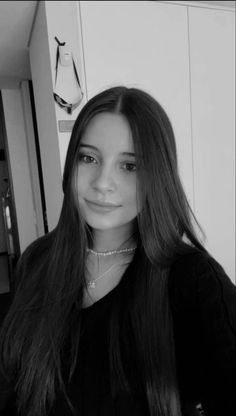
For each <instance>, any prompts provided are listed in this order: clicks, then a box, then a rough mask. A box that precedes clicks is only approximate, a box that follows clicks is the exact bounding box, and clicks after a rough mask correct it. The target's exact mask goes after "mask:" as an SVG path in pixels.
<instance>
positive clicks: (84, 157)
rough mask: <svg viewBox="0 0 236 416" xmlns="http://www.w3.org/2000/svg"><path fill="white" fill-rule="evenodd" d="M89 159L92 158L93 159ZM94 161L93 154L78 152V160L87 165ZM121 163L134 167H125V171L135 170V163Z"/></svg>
mask: <svg viewBox="0 0 236 416" xmlns="http://www.w3.org/2000/svg"><path fill="white" fill-rule="evenodd" d="M87 158H89V159H90V162H88V161H86V159H87ZM91 159H93V161H92V160H91ZM94 161H96V159H95V158H94V157H93V156H90V155H87V154H84V153H80V154H79V162H83V163H85V164H86V165H89V164H93V163H94ZM123 165H126V166H132V167H133V168H134V169H133V168H132V169H125V170H126V171H127V172H130V173H132V172H135V171H136V164H135V163H132V162H126V163H123Z"/></svg>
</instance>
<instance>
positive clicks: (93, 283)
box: [87, 247, 136, 289]
mask: <svg viewBox="0 0 236 416" xmlns="http://www.w3.org/2000/svg"><path fill="white" fill-rule="evenodd" d="M135 249H136V247H132V248H124V249H121V250H110V251H104V252H98V251H94V250H92V249H90V248H87V252H88V253H91V254H93V255H95V256H98V257H99V256H111V255H112V254H121V253H131V252H133V251H134V250H135ZM120 264H121V263H120ZM118 265H119V263H115V264H112V266H111V267H109V269H108V270H106V271H105V272H104V273H103V274H102V275H101V276H99V277H97V278H96V279H93V280H90V281H89V282H87V286H88V287H89V288H90V289H95V287H96V282H97V281H98V280H100V279H102V278H103V277H104V276H106V274H107V273H108V272H110V271H111V270H112V269H113V268H114V267H115V266H118Z"/></svg>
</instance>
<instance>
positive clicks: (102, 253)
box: [87, 247, 137, 256]
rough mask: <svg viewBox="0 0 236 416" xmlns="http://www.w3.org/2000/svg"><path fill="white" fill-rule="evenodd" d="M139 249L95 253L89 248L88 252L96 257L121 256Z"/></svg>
mask: <svg viewBox="0 0 236 416" xmlns="http://www.w3.org/2000/svg"><path fill="white" fill-rule="evenodd" d="M136 248H137V247H132V248H122V249H120V250H111V251H100V252H99V251H94V250H92V249H91V248H87V252H88V253H91V254H94V256H111V255H112V254H121V253H130V252H132V251H134V250H136Z"/></svg>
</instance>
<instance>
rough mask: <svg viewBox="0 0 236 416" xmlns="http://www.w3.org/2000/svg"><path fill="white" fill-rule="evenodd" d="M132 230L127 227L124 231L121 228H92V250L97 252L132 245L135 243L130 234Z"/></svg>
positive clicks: (133, 237)
mask: <svg viewBox="0 0 236 416" xmlns="http://www.w3.org/2000/svg"><path fill="white" fill-rule="evenodd" d="M133 233H134V230H132V229H129V230H126V232H124V230H123V232H122V230H120V229H118V230H105V231H103V230H94V231H93V247H92V248H93V250H94V251H97V252H106V251H112V250H118V249H120V248H127V247H134V246H135V245H136V240H135V236H134V235H132V234H133Z"/></svg>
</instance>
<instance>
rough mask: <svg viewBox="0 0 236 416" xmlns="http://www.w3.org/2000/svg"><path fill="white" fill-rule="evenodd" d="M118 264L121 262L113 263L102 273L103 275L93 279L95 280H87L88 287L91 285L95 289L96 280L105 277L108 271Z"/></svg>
mask: <svg viewBox="0 0 236 416" xmlns="http://www.w3.org/2000/svg"><path fill="white" fill-rule="evenodd" d="M118 264H119V263H115V264H113V265H112V266H111V267H109V269H108V270H106V271H105V273H103V274H101V276H98V277H97V278H96V279H93V280H90V281H89V282H87V287H89V288H90V289H95V287H96V281H97V280H100V279H102V277H104V276H105V275H106V274H107V273H108V272H110V271H111V270H112V269H113V268H114V267H115V266H117V265H118Z"/></svg>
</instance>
